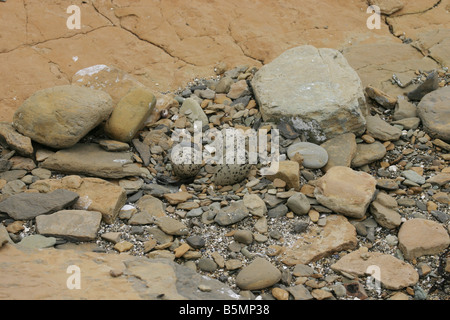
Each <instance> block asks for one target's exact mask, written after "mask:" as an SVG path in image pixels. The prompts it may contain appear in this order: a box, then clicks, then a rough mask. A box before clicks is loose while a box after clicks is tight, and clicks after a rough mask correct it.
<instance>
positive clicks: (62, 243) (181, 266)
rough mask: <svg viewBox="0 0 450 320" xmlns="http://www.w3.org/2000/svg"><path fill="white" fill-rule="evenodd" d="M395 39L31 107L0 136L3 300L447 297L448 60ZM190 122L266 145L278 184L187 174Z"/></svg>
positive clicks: (84, 74)
mask: <svg viewBox="0 0 450 320" xmlns="http://www.w3.org/2000/svg"><path fill="white" fill-rule="evenodd" d="M392 3H393V2H390V4H391V5H392ZM395 3H397V2H395ZM96 5H98V4H96ZM397 5H399V4H398V3H397ZM394 7H395V6H394ZM98 8H100V12H103V6H100V7H98ZM98 8H97V9H98ZM390 8H391V9H392V6H391V7H390ZM436 8H438V7H436ZM439 8H440V7H439ZM394 9H395V8H394ZM397 9H398V8H397ZM394 11H395V10H394ZM425 12H426V11H425ZM387 15H388V16H389V15H391V13H389V14H387ZM109 19H110V20H109V21H110V22H111V23H114V19H112V18H109ZM389 19H393V20H394V21H395V19H400V18H397V17H396V16H395V15H393V16H392V17H391V18H389ZM391 23H392V25H395V23H394V22H392V21H391ZM391 29H392V28H391ZM391 31H393V30H391ZM394 33H395V30H394ZM397 36H398V37H399V38H400V40H401V42H402V43H395V44H390V45H389V47H390V50H391V52H397V53H396V54H392V56H389V54H387V55H386V56H385V57H384V60H383V58H380V59H378V60H377V61H376V62H374V61H373V60H370V58H369V57H365V55H364V54H363V53H362V52H372V53H374V54H376V52H383V50H384V49H383V48H386V47H385V44H383V45H380V46H374V47H372V49H370V48H369V47H370V45H369V46H368V47H364V46H362V47H359V46H355V47H353V48H352V47H349V48H346V49H342V50H336V49H329V48H326V47H324V46H321V47H319V48H316V47H314V46H311V45H306V46H302V45H300V46H290V48H289V49H288V48H286V50H283V52H279V54H278V55H276V56H273V57H272V59H270V61H267V62H265V63H263V64H262V65H261V63H249V61H248V60H246V59H242V62H240V61H239V60H238V61H233V63H232V64H231V65H230V63H225V62H220V63H215V64H214V66H213V67H211V66H210V69H209V71H208V73H209V76H207V77H206V76H202V77H198V78H195V79H193V80H191V81H189V82H188V81H186V82H185V83H184V84H182V85H179V86H178V88H177V89H170V90H167V91H165V92H163V93H161V91H159V92H157V91H156V90H155V89H154V88H150V86H149V85H147V83H145V84H144V81H142V78H139V77H135V75H131V74H129V73H128V72H126V71H124V70H122V69H120V68H118V67H116V66H113V65H112V64H111V65H110V64H108V65H106V64H96V65H92V66H89V67H87V68H84V69H81V70H77V71H76V72H74V73H73V74H74V76H73V78H72V79H71V80H70V84H67V83H62V84H63V85H56V86H55V85H54V86H46V87H45V88H42V90H35V91H34V92H33V93H30V94H29V95H28V96H27V97H26V98H24V99H23V102H22V103H21V104H20V106H18V108H17V109H16V110H14V112H13V115H12V118H11V119H10V120H8V121H4V122H1V123H0V142H1V147H0V151H1V153H0V222H1V224H0V244H1V247H0V270H2V272H1V274H2V275H1V276H0V280H1V281H0V298H2V299H17V298H19V299H20V298H23V297H24V296H25V297H26V298H29V297H31V298H32V299H48V298H50V299H54V298H58V299H74V298H75V299H76V298H82V299H99V298H100V299H102V298H107V299H108V298H113V299H169V300H173V299H186V298H187V299H192V300H196V299H215V300H225V299H236V298H240V299H249V300H254V299H256V300H261V299H262V300H272V299H276V300H313V299H316V300H326V299H332V300H334V299H337V300H355V299H359V300H365V299H374V300H387V299H392V300H448V299H449V297H450V292H449V287H450V284H449V275H450V269H449V268H450V260H449V259H450V256H449V249H448V248H449V245H450V238H449V231H450V209H449V204H450V166H449V163H450V155H449V154H450V131H449V128H450V119H449V109H450V106H449V104H448V101H450V100H449V98H450V90H449V89H450V88H449V87H450V86H449V84H450V73H449V70H448V65H447V64H446V62H447V61H448V57H447V56H446V55H445V54H441V51H439V50H438V49H439V48H437V47H439V46H438V45H435V46H434V47H433V46H432V45H430V43H427V42H426V41H424V42H420V41H417V42H415V43H414V45H415V47H416V48H414V49H412V51H409V50H410V49H411V48H413V46H412V45H410V41H409V40H408V38H405V37H403V38H402V36H400V34H399V35H397ZM433 37H438V38H439V33H438V35H436V34H434V35H433ZM433 37H431V36H430V38H432V39H434V40H436V39H435V38H433ZM445 41H446V40H445ZM445 41H442V43H446V42H445ZM405 46H406V48H405ZM420 46H422V49H423V48H425V47H427V46H428V49H430V52H431V53H432V54H434V55H433V56H432V59H431V58H429V57H425V58H423V56H422V55H421V54H420V53H419V51H418V50H417V47H420ZM431 49H433V50H431ZM359 50H369V51H362V52H358V51H359ZM396 50H397V51H396ZM402 55H404V56H402ZM416 55H418V56H416ZM447 55H448V52H447ZM399 57H401V59H400V58H399ZM365 58H366V59H367V61H366V60H365ZM403 58H404V59H403ZM380 60H382V61H380ZM400 60H401V61H400ZM370 61H372V62H371V63H369V62H370ZM253 62H256V61H253ZM105 63H106V62H105ZM372 67H373V69H370V68H372ZM374 70H377V72H378V73H375V71H374ZM383 70H384V71H383ZM386 70H387V72H386ZM392 70H395V71H394V73H393V71H392ZM368 79H370V81H368ZM195 123H197V124H198V127H197V129H200V128H201V129H202V133H207V132H208V131H209V132H212V130H213V129H217V130H225V129H241V130H242V131H243V132H248V133H250V134H251V133H253V132H263V133H264V134H263V135H262V136H261V137H262V138H264V139H266V138H267V140H268V142H269V143H268V146H269V149H268V150H269V151H268V153H269V154H270V151H273V150H279V156H280V158H279V169H278V170H277V171H276V172H275V173H273V174H269V175H263V174H262V172H263V170H264V168H265V167H267V166H269V165H270V163H269V164H264V163H261V162H262V160H264V158H260V159H259V162H257V163H256V164H249V163H248V161H247V162H245V164H238V165H236V164H230V163H225V164H217V163H207V162H206V161H203V162H202V163H201V164H192V163H187V162H186V160H188V162H189V160H192V159H191V158H190V157H189V156H187V158H186V157H184V158H183V156H181V154H179V153H174V152H172V151H173V150H174V148H175V147H176V146H177V142H179V140H177V139H175V138H176V137H177V136H174V135H173V133H174V132H178V130H182V129H184V130H186V131H185V132H188V133H189V134H190V135H191V136H190V138H194V124H195ZM277 135H278V136H279V146H277V145H276V144H275V142H274V140H272V138H275V137H276V136H277ZM190 138H189V139H188V141H189V142H193V141H191V139H190ZM207 138H208V136H207V135H206V134H203V135H202V139H203V141H202V142H201V143H200V145H197V148H199V149H203V150H202V151H204V152H205V151H207V152H208V153H210V152H211V151H212V150H213V146H212V144H211V143H212V141H210V140H208V139H207ZM216 138H217V136H216ZM260 140H261V139H260ZM227 143H228V141H227V142H226V143H225V145H226V146H227V145H228V144H227ZM190 146H191V145H190ZM251 147H252V143H251V142H249V141H247V145H246V146H245V148H243V149H246V150H247V151H249V150H250V148H251ZM216 151H217V149H216ZM236 152H237V151H236ZM180 156H181V158H182V160H184V162H182V163H178V162H176V161H175V159H176V158H177V157H180ZM203 160H205V159H203ZM244 160H248V157H247V158H246V159H244ZM272 162H273V161H272ZM24 265H27V266H30V267H29V270H27V271H23V270H22V269H21V266H24ZM72 265H75V266H78V267H79V268H80V270H81V272H82V275H83V277H82V284H83V288H84V286H85V285H86V286H88V287H89V290H68V289H67V282H66V280H67V277H68V273H67V272H66V269H67V268H68V267H69V266H72ZM30 286H32V288H36V287H37V286H39V288H40V290H39V291H38V290H34V289H32V290H30ZM30 291H32V292H30Z"/></svg>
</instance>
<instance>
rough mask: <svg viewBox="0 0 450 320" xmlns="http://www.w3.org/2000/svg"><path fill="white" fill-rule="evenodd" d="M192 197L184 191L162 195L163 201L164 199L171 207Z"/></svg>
mask: <svg viewBox="0 0 450 320" xmlns="http://www.w3.org/2000/svg"><path fill="white" fill-rule="evenodd" d="M192 197H193V195H192V194H190V193H189V192H186V191H180V192H176V193H167V194H165V195H164V199H166V200H167V201H168V202H169V203H170V204H171V205H177V204H179V203H183V202H186V201H188V200H189V199H191V198H192Z"/></svg>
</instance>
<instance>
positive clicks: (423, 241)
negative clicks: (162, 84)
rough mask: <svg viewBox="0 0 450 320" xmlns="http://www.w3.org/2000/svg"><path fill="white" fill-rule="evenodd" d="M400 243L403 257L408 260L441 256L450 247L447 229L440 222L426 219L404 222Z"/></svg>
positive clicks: (399, 234)
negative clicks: (425, 256) (424, 256)
mask: <svg viewBox="0 0 450 320" xmlns="http://www.w3.org/2000/svg"><path fill="white" fill-rule="evenodd" d="M398 241H399V248H400V250H401V251H402V253H403V256H404V257H405V258H406V259H408V260H412V259H415V258H418V257H421V256H423V255H434V254H439V253H440V252H442V251H444V250H445V249H446V248H447V247H448V246H449V245H450V237H449V235H448V233H447V231H446V230H445V228H444V227H443V226H442V225H441V224H439V223H438V222H434V221H431V220H426V219H411V220H408V221H406V222H404V223H403V224H402V226H401V227H400V230H399V232H398Z"/></svg>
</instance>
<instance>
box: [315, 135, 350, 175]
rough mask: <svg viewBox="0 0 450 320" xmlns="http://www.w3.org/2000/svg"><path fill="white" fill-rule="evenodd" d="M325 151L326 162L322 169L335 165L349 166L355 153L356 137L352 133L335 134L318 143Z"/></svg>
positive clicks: (326, 169)
mask: <svg viewBox="0 0 450 320" xmlns="http://www.w3.org/2000/svg"><path fill="white" fill-rule="evenodd" d="M320 146H321V147H322V148H324V149H325V150H326V151H327V154H328V162H327V164H326V165H325V167H323V168H322V170H323V171H325V172H327V171H328V170H329V169H330V168H332V167H336V166H342V167H350V165H351V163H352V159H353V158H354V157H355V154H356V137H355V135H354V134H353V133H346V134H343V135H339V136H336V137H334V138H332V139H330V140H328V141H326V142H324V143H323V144H321V145H320Z"/></svg>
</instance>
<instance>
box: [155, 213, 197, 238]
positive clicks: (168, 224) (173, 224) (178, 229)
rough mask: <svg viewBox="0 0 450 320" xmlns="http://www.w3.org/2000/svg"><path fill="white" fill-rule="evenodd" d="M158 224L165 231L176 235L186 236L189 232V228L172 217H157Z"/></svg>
mask: <svg viewBox="0 0 450 320" xmlns="http://www.w3.org/2000/svg"><path fill="white" fill-rule="evenodd" d="M155 222H156V225H157V226H158V227H159V228H160V229H161V230H162V231H164V232H165V233H167V234H169V235H174V236H184V235H187V234H188V233H189V231H188V228H187V227H186V226H185V225H184V224H183V223H182V222H180V221H178V220H175V219H173V218H170V217H161V218H157V219H156V221H155Z"/></svg>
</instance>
